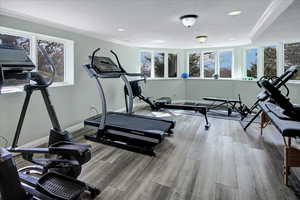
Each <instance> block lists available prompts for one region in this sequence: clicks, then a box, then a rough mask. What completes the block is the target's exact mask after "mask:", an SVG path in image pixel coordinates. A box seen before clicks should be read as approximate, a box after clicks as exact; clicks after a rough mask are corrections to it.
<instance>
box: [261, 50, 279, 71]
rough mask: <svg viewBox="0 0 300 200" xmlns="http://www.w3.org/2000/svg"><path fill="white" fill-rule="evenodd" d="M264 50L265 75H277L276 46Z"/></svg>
mask: <svg viewBox="0 0 300 200" xmlns="http://www.w3.org/2000/svg"><path fill="white" fill-rule="evenodd" d="M263 50H264V75H265V76H276V75H277V50H276V46H267V47H264V48H263Z"/></svg>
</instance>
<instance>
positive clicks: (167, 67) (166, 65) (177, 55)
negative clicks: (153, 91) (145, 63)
mask: <svg viewBox="0 0 300 200" xmlns="http://www.w3.org/2000/svg"><path fill="white" fill-rule="evenodd" d="M169 54H174V55H176V68H175V69H176V76H175V77H169V75H170V74H169ZM165 55H167V56H166V57H167V58H166V59H165V61H166V62H165V63H166V64H165V70H166V71H165V75H166V76H165V77H166V78H168V79H176V78H178V75H179V71H178V70H179V67H178V66H179V53H177V52H174V53H173V52H167V53H166V54H165ZM166 73H167V74H166Z"/></svg>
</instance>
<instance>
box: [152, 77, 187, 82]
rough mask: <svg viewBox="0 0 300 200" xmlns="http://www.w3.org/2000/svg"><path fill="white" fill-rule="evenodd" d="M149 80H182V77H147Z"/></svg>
mask: <svg viewBox="0 0 300 200" xmlns="http://www.w3.org/2000/svg"><path fill="white" fill-rule="evenodd" d="M147 80H149V81H165V80H183V78H178V77H176V78H147Z"/></svg>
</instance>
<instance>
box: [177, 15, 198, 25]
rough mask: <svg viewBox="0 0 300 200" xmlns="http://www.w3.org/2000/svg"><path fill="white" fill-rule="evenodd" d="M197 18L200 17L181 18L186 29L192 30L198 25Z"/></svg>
mask: <svg viewBox="0 0 300 200" xmlns="http://www.w3.org/2000/svg"><path fill="white" fill-rule="evenodd" d="M197 18H198V15H183V16H181V17H180V20H181V22H182V24H183V25H184V26H185V27H188V28H190V27H192V26H193V25H194V24H195V23H196V19H197Z"/></svg>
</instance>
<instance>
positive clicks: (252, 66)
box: [246, 49, 257, 78]
mask: <svg viewBox="0 0 300 200" xmlns="http://www.w3.org/2000/svg"><path fill="white" fill-rule="evenodd" d="M246 68H247V76H248V77H253V78H257V49H248V50H247V51H246Z"/></svg>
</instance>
